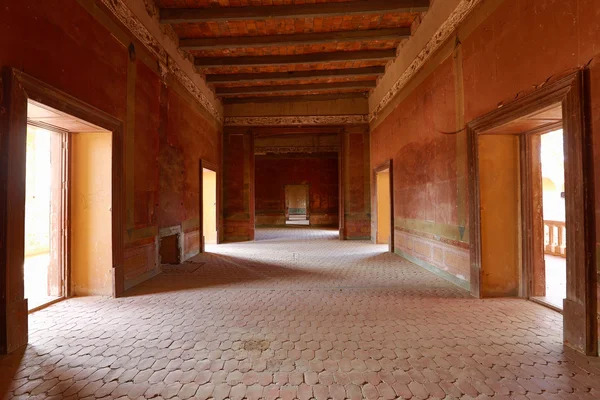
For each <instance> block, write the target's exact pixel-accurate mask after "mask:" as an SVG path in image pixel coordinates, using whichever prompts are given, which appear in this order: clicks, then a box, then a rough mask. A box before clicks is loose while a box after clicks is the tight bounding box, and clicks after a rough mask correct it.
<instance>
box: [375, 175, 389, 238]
mask: <svg viewBox="0 0 600 400" xmlns="http://www.w3.org/2000/svg"><path fill="white" fill-rule="evenodd" d="M391 218H392V215H391V210H390V171H389V170H386V171H382V172H379V173H378V174H377V243H382V244H388V243H389V241H390V234H391V232H390V226H391V222H390V219H391Z"/></svg>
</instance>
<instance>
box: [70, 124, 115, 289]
mask: <svg viewBox="0 0 600 400" xmlns="http://www.w3.org/2000/svg"><path fill="white" fill-rule="evenodd" d="M111 162H112V134H111V133H77V134H74V135H73V136H72V141H71V293H72V294H73V295H74V296H89V295H101V296H109V295H111V294H112V279H113V273H112V261H113V260H112V240H111V239H112V224H111V222H110V221H111V220H112V215H111V207H112V190H111V178H112V176H111V174H112V168H111Z"/></svg>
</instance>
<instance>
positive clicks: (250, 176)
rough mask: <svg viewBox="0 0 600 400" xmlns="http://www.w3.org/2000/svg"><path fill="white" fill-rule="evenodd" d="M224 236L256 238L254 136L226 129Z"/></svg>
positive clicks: (224, 154)
mask: <svg viewBox="0 0 600 400" xmlns="http://www.w3.org/2000/svg"><path fill="white" fill-rule="evenodd" d="M223 230H224V232H223V235H224V236H223V239H224V240H225V241H246V240H254V136H253V135H252V134H251V133H249V132H243V133H242V132H239V133H238V132H237V131H235V130H234V131H233V132H227V131H226V132H225V135H224V138H223Z"/></svg>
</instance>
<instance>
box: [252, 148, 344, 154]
mask: <svg viewBox="0 0 600 400" xmlns="http://www.w3.org/2000/svg"><path fill="white" fill-rule="evenodd" d="M338 151H339V147H338V146H270V147H256V148H255V149H254V154H255V155H260V154H289V153H336V152H338Z"/></svg>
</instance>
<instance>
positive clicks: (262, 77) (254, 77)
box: [206, 67, 385, 86]
mask: <svg viewBox="0 0 600 400" xmlns="http://www.w3.org/2000/svg"><path fill="white" fill-rule="evenodd" d="M383 73H385V67H366V68H347V69H321V70H317V71H293V72H266V73H261V74H208V75H206V82H208V83H210V84H213V85H215V86H216V85H219V84H226V83H246V82H265V81H289V80H297V79H318V78H353V77H359V76H377V75H381V74H383Z"/></svg>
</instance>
